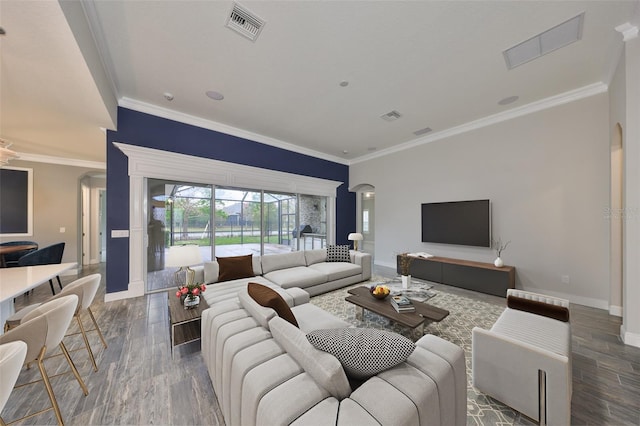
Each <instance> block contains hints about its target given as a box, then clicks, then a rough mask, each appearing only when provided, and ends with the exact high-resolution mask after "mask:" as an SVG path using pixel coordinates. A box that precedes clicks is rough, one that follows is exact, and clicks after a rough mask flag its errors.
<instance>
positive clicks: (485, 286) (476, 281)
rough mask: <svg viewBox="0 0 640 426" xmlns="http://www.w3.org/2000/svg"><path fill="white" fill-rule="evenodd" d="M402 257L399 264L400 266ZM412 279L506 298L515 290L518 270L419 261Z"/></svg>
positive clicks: (435, 259) (446, 260) (458, 261)
mask: <svg viewBox="0 0 640 426" xmlns="http://www.w3.org/2000/svg"><path fill="white" fill-rule="evenodd" d="M399 258H400V256H398V259H397V260H396V264H397V265H399V264H400V259H399ZM397 271H398V273H400V268H399V266H398V267H397ZM409 271H410V272H411V276H413V277H416V278H419V279H423V280H426V281H433V282H437V283H441V284H446V285H452V286H455V287H460V288H465V289H467V290H473V291H478V292H481V293H487V294H493V295H495V296H500V297H506V296H507V289H509V288H515V285H516V268H515V267H513V266H503V267H502V268H497V267H495V266H494V265H493V264H492V263H484V262H474V261H471V260H461V259H451V258H448V257H438V256H434V257H430V258H422V257H417V258H415V259H414V260H413V262H411V267H410V268H409Z"/></svg>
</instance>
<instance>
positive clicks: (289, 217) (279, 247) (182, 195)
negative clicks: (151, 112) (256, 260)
mask: <svg viewBox="0 0 640 426" xmlns="http://www.w3.org/2000/svg"><path fill="white" fill-rule="evenodd" d="M147 188H148V198H147V206H148V213H147V217H148V226H147V237H148V246H147V292H153V291H160V290H166V289H167V288H173V287H175V282H174V272H175V270H176V269H175V268H166V267H165V261H166V259H165V257H166V253H167V251H168V248H169V247H170V246H174V245H183V244H196V245H198V246H199V247H200V253H201V255H202V259H203V261H209V260H211V259H213V258H214V256H218V257H228V256H241V255H247V254H253V255H256V256H259V255H263V254H274V253H285V252H290V251H296V250H309V249H314V248H322V247H324V246H325V245H326V238H327V198H326V197H320V196H311V195H303V194H289V193H282V192H271V191H263V190H256V189H248V188H229V187H215V188H214V187H213V186H212V185H203V184H196V183H185V182H176V181H170V180H163V179H151V178H149V179H147Z"/></svg>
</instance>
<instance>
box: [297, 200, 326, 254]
mask: <svg viewBox="0 0 640 426" xmlns="http://www.w3.org/2000/svg"><path fill="white" fill-rule="evenodd" d="M299 240H300V241H299V244H300V250H313V249H319V248H324V247H326V245H327V197H320V196H315V195H302V194H301V195H300V232H299Z"/></svg>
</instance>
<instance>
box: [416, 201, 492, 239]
mask: <svg viewBox="0 0 640 426" xmlns="http://www.w3.org/2000/svg"><path fill="white" fill-rule="evenodd" d="M422 242H423V243H442V244H457V245H463V246H477V247H491V206H490V203H489V200H472V201H452V202H444V203H425V204H422Z"/></svg>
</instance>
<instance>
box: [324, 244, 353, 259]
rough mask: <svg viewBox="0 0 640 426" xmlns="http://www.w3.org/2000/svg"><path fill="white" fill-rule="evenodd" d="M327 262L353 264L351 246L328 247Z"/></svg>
mask: <svg viewBox="0 0 640 426" xmlns="http://www.w3.org/2000/svg"><path fill="white" fill-rule="evenodd" d="M327 262H351V256H349V246H348V245H344V246H327Z"/></svg>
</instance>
